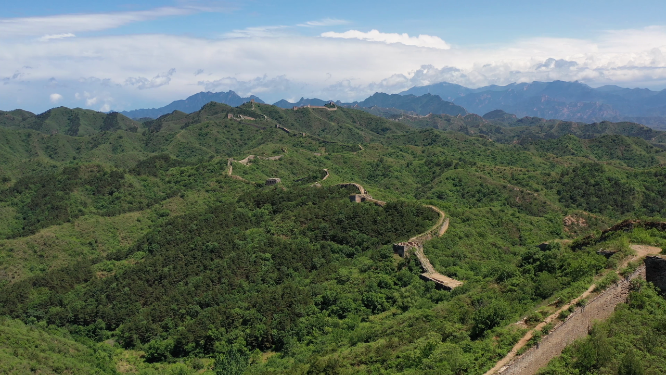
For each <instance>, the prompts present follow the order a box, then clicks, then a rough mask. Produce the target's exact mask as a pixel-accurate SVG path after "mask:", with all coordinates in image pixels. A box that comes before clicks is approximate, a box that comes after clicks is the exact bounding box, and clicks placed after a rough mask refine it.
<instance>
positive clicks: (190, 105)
mask: <svg viewBox="0 0 666 375" xmlns="http://www.w3.org/2000/svg"><path fill="white" fill-rule="evenodd" d="M251 99H254V101H255V102H257V103H263V100H261V99H259V98H258V97H256V96H254V95H250V96H248V97H247V98H242V97H240V96H239V95H238V94H236V93H235V92H233V91H231V90H229V91H227V92H200V93H198V94H194V95H192V96H190V97H188V98H187V99H184V100H176V101H175V102H171V104H169V105H166V106H164V107H161V108H151V109H135V110H133V111H123V112H120V113H122V114H123V115H125V116H127V117H130V118H134V119H139V118H144V117H149V118H158V117H160V116H162V115H165V114H167V113H171V112H173V111H182V112H185V113H193V112H196V111H198V110H200V109H201V107H203V106H204V105H206V104H208V103H210V102H217V103H222V104H227V105H230V106H232V107H237V106H239V105H241V104H243V103H245V102H249V101H250V100H251Z"/></svg>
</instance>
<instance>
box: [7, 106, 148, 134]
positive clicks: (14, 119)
mask: <svg viewBox="0 0 666 375" xmlns="http://www.w3.org/2000/svg"><path fill="white" fill-rule="evenodd" d="M0 126H3V127H9V128H20V129H32V130H37V131H39V132H43V133H47V134H66V135H71V136H85V135H92V134H95V133H98V132H103V131H115V130H126V131H131V132H136V131H138V130H139V129H140V128H141V124H140V123H138V122H136V121H134V120H131V119H130V118H128V117H125V116H123V115H121V114H119V113H117V112H111V113H108V114H106V113H101V112H97V111H93V110H89V109H81V108H75V109H69V108H66V107H58V108H53V109H50V110H48V111H46V112H44V113H42V114H39V115H34V114H32V113H30V112H27V111H23V110H14V111H11V112H4V111H0Z"/></svg>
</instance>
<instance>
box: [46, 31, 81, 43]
mask: <svg viewBox="0 0 666 375" xmlns="http://www.w3.org/2000/svg"><path fill="white" fill-rule="evenodd" d="M75 36H76V35H74V34H72V33H65V34H50V35H44V36H43V37H41V38H39V39H37V40H39V41H40V42H48V41H49V40H51V39H63V38H74V37H75Z"/></svg>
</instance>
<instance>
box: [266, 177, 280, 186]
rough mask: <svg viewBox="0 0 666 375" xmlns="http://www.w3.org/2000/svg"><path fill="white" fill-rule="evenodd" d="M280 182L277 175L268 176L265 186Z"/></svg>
mask: <svg viewBox="0 0 666 375" xmlns="http://www.w3.org/2000/svg"><path fill="white" fill-rule="evenodd" d="M281 182H282V180H281V179H279V178H277V177H276V178H269V179H267V180H266V186H272V185H277V184H279V183H281Z"/></svg>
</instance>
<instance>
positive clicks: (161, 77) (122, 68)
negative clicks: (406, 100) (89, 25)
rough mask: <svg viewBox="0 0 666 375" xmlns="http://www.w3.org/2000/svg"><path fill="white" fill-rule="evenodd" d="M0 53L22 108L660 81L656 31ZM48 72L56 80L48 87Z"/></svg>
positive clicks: (35, 45)
mask: <svg viewBox="0 0 666 375" xmlns="http://www.w3.org/2000/svg"><path fill="white" fill-rule="evenodd" d="M292 29H294V28H292ZM40 35H43V34H40ZM631 40H636V43H631V42H630V41H631ZM615 41H617V43H616V42H615ZM0 51H1V52H0V66H2V72H5V73H4V74H3V73H0V74H2V75H0V82H2V83H3V85H0V104H1V105H2V106H3V108H0V109H13V108H26V109H29V110H33V111H37V110H43V109H45V108H48V107H47V106H48V105H50V102H49V101H48V100H45V99H44V98H46V97H48V95H49V94H50V93H52V92H58V93H59V94H61V95H63V96H65V97H66V98H68V99H69V98H75V97H76V95H75V94H76V93H79V96H78V97H79V98H80V99H77V100H80V104H81V105H84V104H85V100H87V99H91V98H95V97H97V98H98V101H97V102H96V103H94V104H92V105H91V106H88V107H90V108H94V109H99V108H100V107H101V106H102V105H103V104H106V103H111V104H110V105H111V106H112V107H113V108H114V109H118V110H125V109H134V108H145V107H156V106H162V105H165V104H168V103H169V102H171V101H173V100H177V99H183V98H185V97H187V96H189V95H192V94H194V93H196V92H199V91H202V90H210V91H227V90H234V91H236V92H238V93H239V94H242V95H244V96H245V95H248V94H256V95H258V96H260V97H261V98H262V99H264V100H266V101H271V102H272V101H277V100H279V99H282V98H285V97H287V98H293V97H297V98H300V97H301V96H305V97H324V98H326V99H328V98H334V99H340V100H344V101H353V100H359V99H363V98H365V97H367V96H368V95H371V94H372V93H374V92H375V91H383V92H388V93H395V92H400V91H402V90H405V89H408V88H410V87H412V86H421V85H427V84H432V83H437V82H442V81H447V82H451V83H457V84H461V85H465V86H468V87H480V86H485V85H489V84H498V85H505V84H509V83H512V82H531V81H534V80H538V81H552V80H556V79H560V80H566V81H574V80H579V81H582V82H585V83H588V84H590V85H592V86H600V85H604V84H617V85H620V86H631V87H636V86H647V87H652V88H659V89H661V88H663V87H666V29H664V28H647V29H640V30H626V31H622V30H616V31H612V32H608V33H603V34H601V35H599V36H597V37H596V38H590V39H570V38H569V39H565V38H528V39H522V40H516V41H512V42H509V43H505V44H497V45H493V46H485V47H483V48H481V47H479V48H476V47H475V48H470V47H456V48H451V49H437V48H415V47H414V46H410V45H405V44H402V43H390V44H389V43H384V42H381V43H368V42H367V41H365V40H360V39H356V38H353V39H345V38H320V37H305V36H300V35H298V34H292V35H288V36H284V35H279V36H275V35H271V37H253V38H242V39H241V38H224V39H206V38H194V37H188V36H173V35H159V34H152V35H115V36H95V37H86V36H83V37H82V36H80V35H77V37H76V38H63V39H51V40H49V42H48V43H41V42H38V41H37V40H36V39H25V40H10V39H1V38H0ZM27 66H30V67H32V69H28V68H25V67H27ZM148 69H150V70H148ZM176 70H177V71H178V72H186V73H183V74H178V73H176ZM193 72H194V73H196V72H200V74H199V75H196V76H195V75H193V74H192V73H193ZM204 72H205V73H204ZM128 77H129V78H128ZM151 77H152V78H151ZM51 78H55V79H57V83H58V86H57V89H56V88H54V87H53V86H49V84H50V83H49V80H50V79H51ZM51 84H53V83H51ZM44 90H48V91H46V92H44ZM84 91H85V92H88V93H90V95H89V96H86V95H84ZM107 97H112V98H116V100H115V101H113V102H110V101H109V102H107V101H105V100H106V99H105V98H107Z"/></svg>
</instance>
